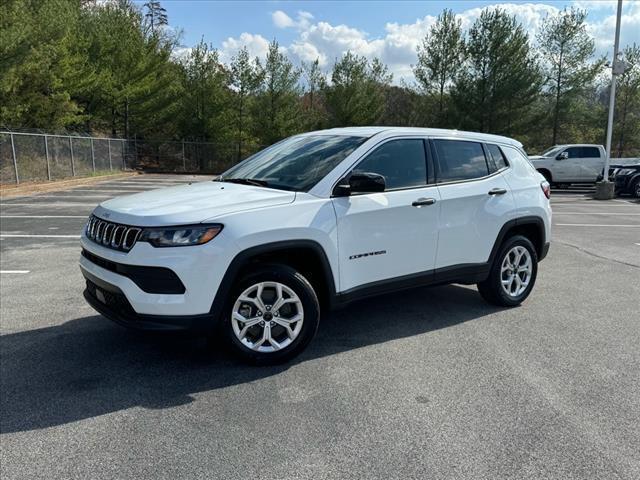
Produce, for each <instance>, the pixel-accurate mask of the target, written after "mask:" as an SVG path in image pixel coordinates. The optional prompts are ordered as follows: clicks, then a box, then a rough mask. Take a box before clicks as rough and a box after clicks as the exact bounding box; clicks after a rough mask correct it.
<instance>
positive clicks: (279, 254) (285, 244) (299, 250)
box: [211, 240, 336, 315]
mask: <svg viewBox="0 0 640 480" xmlns="http://www.w3.org/2000/svg"><path fill="white" fill-rule="evenodd" d="M273 263H278V264H283V265H287V266H290V267H292V268H294V269H295V270H297V271H299V272H300V273H301V274H302V275H304V276H305V278H307V280H308V281H309V282H310V283H311V285H312V286H313V287H314V289H315V290H316V294H317V295H318V298H319V300H320V303H321V305H328V306H332V305H333V304H334V303H335V299H336V287H335V281H334V276H333V270H332V268H331V264H330V263H329V259H328V257H327V254H326V252H325V250H324V248H322V246H321V245H320V244H319V243H318V242H316V241H314V240H285V241H280V242H271V243H265V244H262V245H257V246H255V247H250V248H247V249H245V250H242V251H241V252H239V253H238V254H237V255H236V256H235V257H234V258H233V260H232V261H231V263H230V264H229V267H228V268H227V271H226V272H225V274H224V277H223V278H222V281H221V282H220V286H219V288H218V291H217V292H216V295H215V297H214V299H213V303H212V305H211V313H212V314H214V315H217V314H219V313H220V312H221V311H222V309H223V308H224V305H225V302H226V301H227V299H228V296H229V294H230V292H231V289H232V287H233V284H234V283H235V281H236V280H237V279H238V278H239V277H240V276H241V275H243V274H244V273H246V272H249V271H251V268H252V267H254V266H255V265H258V264H273Z"/></svg>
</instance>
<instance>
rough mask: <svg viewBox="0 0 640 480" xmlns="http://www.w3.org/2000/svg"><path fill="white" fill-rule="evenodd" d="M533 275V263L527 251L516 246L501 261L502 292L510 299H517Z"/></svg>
mask: <svg viewBox="0 0 640 480" xmlns="http://www.w3.org/2000/svg"><path fill="white" fill-rule="evenodd" d="M532 273H533V261H532V259H531V254H530V253H529V250H527V249H526V248H525V247H522V246H520V245H517V246H515V247H513V248H512V249H511V250H509V251H508V252H507V254H506V255H505V256H504V259H503V260H502V267H501V269H500V281H501V284H502V290H503V291H504V292H505V293H506V294H507V295H508V296H510V297H512V298H515V297H519V296H520V295H522V294H523V293H524V291H525V290H526V289H527V287H528V286H529V282H530V281H531V275H532Z"/></svg>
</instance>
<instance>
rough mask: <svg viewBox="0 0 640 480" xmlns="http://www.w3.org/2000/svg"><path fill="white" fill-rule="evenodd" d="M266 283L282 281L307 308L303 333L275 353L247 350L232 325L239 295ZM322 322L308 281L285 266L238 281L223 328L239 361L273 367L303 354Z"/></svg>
mask: <svg viewBox="0 0 640 480" xmlns="http://www.w3.org/2000/svg"><path fill="white" fill-rule="evenodd" d="M267 281H272V282H279V283H282V284H284V285H286V286H287V287H289V288H291V289H292V290H293V291H294V292H295V293H296V295H298V297H299V298H300V301H301V302H302V308H303V309H304V321H303V323H302V330H301V331H300V333H299V334H298V336H297V337H296V339H295V340H294V341H293V342H292V343H291V345H288V346H287V347H285V348H283V349H282V350H278V351H276V352H272V353H265V352H256V351H253V350H250V349H248V348H247V347H246V346H244V345H243V344H242V342H240V340H238V338H237V337H236V335H235V333H234V331H233V327H232V325H231V314H232V309H233V306H234V304H235V302H236V300H237V299H238V297H239V296H240V294H241V293H242V292H243V291H244V290H246V289H247V288H249V287H250V286H251V285H255V284H256V283H260V282H267ZM319 323H320V304H319V302H318V297H317V296H316V293H315V291H314V290H313V287H312V286H311V284H310V283H309V281H308V280H307V279H306V278H305V277H304V276H302V275H301V274H300V273H299V272H297V271H296V270H294V269H292V268H290V267H287V266H285V265H264V266H260V267H258V268H256V269H255V271H253V272H248V273H245V274H244V275H242V276H241V277H240V278H239V279H238V280H237V281H236V282H235V284H234V286H233V288H232V289H231V294H230V295H229V298H228V300H227V302H226V305H225V308H224V310H223V313H222V318H221V322H220V326H221V328H222V330H223V334H224V336H225V337H226V340H227V343H228V345H229V346H230V347H231V350H232V351H233V353H234V354H236V355H237V356H238V357H240V359H242V360H243V361H246V362H249V363H252V364H262V365H272V364H277V363H282V362H285V361H287V360H289V359H291V358H293V357H294V356H296V355H297V354H298V353H300V351H302V350H303V349H304V348H305V347H306V346H307V344H308V343H309V342H310V341H311V339H312V338H313V337H314V335H315V333H316V331H317V329H318V324H319Z"/></svg>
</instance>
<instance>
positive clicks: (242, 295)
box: [221, 265, 320, 365]
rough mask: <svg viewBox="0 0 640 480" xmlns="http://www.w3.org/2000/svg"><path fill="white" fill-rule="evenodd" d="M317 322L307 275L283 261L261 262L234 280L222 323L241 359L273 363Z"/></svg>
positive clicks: (298, 346)
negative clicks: (273, 262)
mask: <svg viewBox="0 0 640 480" xmlns="http://www.w3.org/2000/svg"><path fill="white" fill-rule="evenodd" d="M319 322H320V304H319V302H318V297H317V296H316V293H315V291H314V290H313V287H312V286H311V284H310V283H309V282H308V281H307V279H306V278H304V277H303V276H302V275H301V274H300V273H299V272H297V271H295V270H294V269H292V268H290V267H287V266H285V265H264V266H261V267H259V268H258V269H257V270H254V271H253V272H249V273H247V274H245V275H243V276H242V277H241V278H240V279H239V280H238V281H237V282H236V283H235V285H234V287H233V289H232V293H231V296H230V298H229V300H228V302H227V305H226V308H225V310H224V314H223V318H222V325H221V326H222V329H223V331H224V334H225V336H226V338H227V340H228V344H229V345H230V346H231V349H232V350H233V352H234V353H235V354H237V355H238V356H239V357H240V358H241V359H243V360H245V361H247V362H250V363H253V364H262V365H272V364H277V363H282V362H286V361H287V360H290V359H291V358H293V357H295V356H296V355H297V354H298V353H300V352H301V351H302V350H303V349H304V348H305V347H306V346H307V344H308V343H309V342H310V341H311V339H312V338H313V336H314V335H315V333H316V330H317V329H318V324H319Z"/></svg>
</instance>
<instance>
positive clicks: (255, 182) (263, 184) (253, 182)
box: [218, 178, 269, 187]
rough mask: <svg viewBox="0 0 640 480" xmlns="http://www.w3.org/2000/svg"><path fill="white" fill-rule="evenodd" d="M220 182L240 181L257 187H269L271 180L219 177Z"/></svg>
mask: <svg viewBox="0 0 640 480" xmlns="http://www.w3.org/2000/svg"><path fill="white" fill-rule="evenodd" d="M218 181H219V182H229V183H240V184H242V185H254V186H256V187H268V186H269V182H267V181H265V180H258V179H256V178H218Z"/></svg>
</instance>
